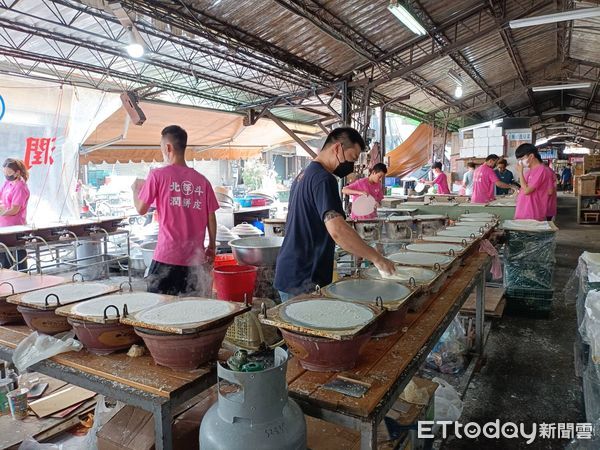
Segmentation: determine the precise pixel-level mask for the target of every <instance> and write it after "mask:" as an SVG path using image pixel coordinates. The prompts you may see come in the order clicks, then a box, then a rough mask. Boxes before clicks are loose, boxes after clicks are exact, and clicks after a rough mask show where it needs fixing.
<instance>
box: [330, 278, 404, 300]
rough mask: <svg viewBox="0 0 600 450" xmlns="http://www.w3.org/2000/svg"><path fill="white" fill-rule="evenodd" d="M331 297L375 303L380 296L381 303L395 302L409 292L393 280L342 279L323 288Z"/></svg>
mask: <svg viewBox="0 0 600 450" xmlns="http://www.w3.org/2000/svg"><path fill="white" fill-rule="evenodd" d="M325 290H326V291H327V293H328V294H329V295H331V296H333V297H336V298H340V299H344V300H353V301H359V302H366V303H375V299H376V298H377V297H381V299H382V300H383V303H388V302H397V301H398V300H402V299H404V298H406V297H407V296H408V295H409V294H410V292H411V291H410V289H409V288H407V287H406V286H402V285H401V284H399V283H397V282H393V281H385V280H343V281H338V282H337V283H333V284H330V285H329V286H327V287H326V288H325Z"/></svg>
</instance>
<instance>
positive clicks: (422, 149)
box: [385, 123, 433, 177]
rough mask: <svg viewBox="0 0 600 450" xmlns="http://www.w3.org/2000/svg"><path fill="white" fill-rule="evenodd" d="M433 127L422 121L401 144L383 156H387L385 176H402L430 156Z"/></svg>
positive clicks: (413, 169) (423, 162)
mask: <svg viewBox="0 0 600 450" xmlns="http://www.w3.org/2000/svg"><path fill="white" fill-rule="evenodd" d="M432 148H433V129H432V128H431V126H429V125H427V124H424V123H422V124H421V125H419V126H418V127H417V128H416V129H415V131H413V133H412V134H411V135H410V136H409V137H408V139H406V140H405V141H404V142H403V143H402V144H400V145H399V146H398V147H396V148H395V149H394V150H392V151H390V152H388V153H387V154H386V155H385V156H386V157H388V158H389V165H388V172H387V176H388V177H390V176H394V177H403V176H406V175H408V174H409V173H411V172H413V171H415V170H417V169H419V168H420V167H422V166H423V165H424V164H426V163H427V161H429V159H430V158H431V151H432Z"/></svg>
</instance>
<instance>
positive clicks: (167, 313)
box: [136, 298, 234, 326]
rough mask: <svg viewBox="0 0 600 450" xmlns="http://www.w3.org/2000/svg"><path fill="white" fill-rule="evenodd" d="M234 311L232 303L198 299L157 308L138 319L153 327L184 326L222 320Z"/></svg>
mask: <svg viewBox="0 0 600 450" xmlns="http://www.w3.org/2000/svg"><path fill="white" fill-rule="evenodd" d="M233 309H234V305H233V304H232V303H231V302H225V301H221V300H211V299H200V298H198V299H196V300H186V301H179V302H173V303H167V304H166V305H160V306H157V307H156V308H152V309H149V310H147V311H143V312H141V313H140V314H139V315H138V316H137V317H136V319H137V320H139V321H140V322H144V323H147V324H152V325H166V326H170V325H182V324H186V323H199V322H209V321H211V320H216V319H220V318H221V317H225V316H227V315H228V314H230V313H231V312H232V311H233Z"/></svg>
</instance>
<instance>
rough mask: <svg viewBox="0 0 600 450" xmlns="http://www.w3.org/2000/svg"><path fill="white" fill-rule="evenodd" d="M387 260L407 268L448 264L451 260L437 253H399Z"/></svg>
mask: <svg viewBox="0 0 600 450" xmlns="http://www.w3.org/2000/svg"><path fill="white" fill-rule="evenodd" d="M388 259H391V260H392V261H394V262H397V263H400V264H406V265H409V266H414V265H417V266H433V265H435V264H436V263H437V264H440V265H447V264H450V263H451V262H452V259H453V258H451V257H450V256H447V255H441V254H438V253H417V252H400V253H394V254H393V255H390V256H388Z"/></svg>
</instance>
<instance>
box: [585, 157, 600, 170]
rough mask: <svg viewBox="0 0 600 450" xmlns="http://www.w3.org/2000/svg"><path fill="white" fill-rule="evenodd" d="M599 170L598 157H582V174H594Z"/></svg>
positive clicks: (599, 161) (599, 158)
mask: <svg viewBox="0 0 600 450" xmlns="http://www.w3.org/2000/svg"><path fill="white" fill-rule="evenodd" d="M598 170H600V155H586V156H584V157H583V172H584V173H588V172H595V171H598Z"/></svg>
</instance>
